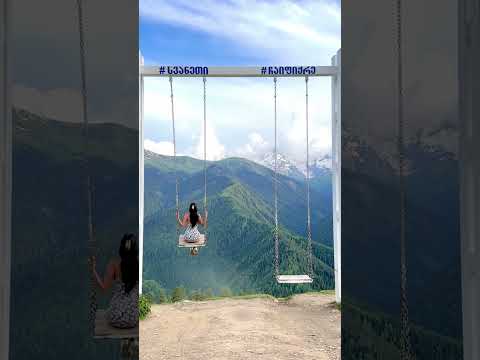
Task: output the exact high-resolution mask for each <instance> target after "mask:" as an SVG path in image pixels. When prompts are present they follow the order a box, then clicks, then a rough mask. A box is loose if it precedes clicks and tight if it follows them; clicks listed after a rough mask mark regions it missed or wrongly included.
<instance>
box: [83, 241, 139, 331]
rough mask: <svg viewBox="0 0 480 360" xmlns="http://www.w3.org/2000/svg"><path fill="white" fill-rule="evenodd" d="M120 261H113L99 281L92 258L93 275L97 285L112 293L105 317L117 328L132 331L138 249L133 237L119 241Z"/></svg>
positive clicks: (135, 305)
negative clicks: (111, 290)
mask: <svg viewBox="0 0 480 360" xmlns="http://www.w3.org/2000/svg"><path fill="white" fill-rule="evenodd" d="M118 255H119V258H112V259H111V260H110V262H109V264H108V266H107V269H106V271H105V276H104V277H103V278H102V277H101V276H100V275H99V274H98V272H97V268H96V259H95V257H93V258H92V272H93V275H94V276H95V280H96V281H97V284H98V286H99V287H100V288H101V289H102V290H104V291H106V290H108V289H110V288H111V287H113V294H112V298H111V300H110V305H109V307H108V309H107V312H106V316H107V321H108V322H109V324H110V325H111V326H113V327H116V328H123V329H125V328H133V327H135V326H137V325H138V290H139V289H138V246H137V241H136V238H135V235H133V234H125V235H123V238H122V240H121V241H120V247H119V251H118Z"/></svg>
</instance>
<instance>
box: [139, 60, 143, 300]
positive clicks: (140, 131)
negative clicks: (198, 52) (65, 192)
mask: <svg viewBox="0 0 480 360" xmlns="http://www.w3.org/2000/svg"><path fill="white" fill-rule="evenodd" d="M143 62H144V60H143V56H142V54H141V53H140V52H139V53H138V64H139V65H138V67H139V71H140V73H141V70H142V66H143ZM144 88H145V87H144V78H143V76H142V75H140V76H139V82H138V95H139V96H138V114H139V118H140V123H139V127H138V132H139V139H138V150H139V154H138V155H139V159H138V164H139V169H138V170H139V174H140V176H139V189H138V190H139V192H138V204H139V206H138V215H139V218H138V221H139V226H138V253H139V257H138V265H139V267H140V269H139V272H138V280H139V281H138V285H139V286H138V288H139V291H140V294H141V293H142V287H143V226H144V223H143V222H144V210H145V209H144V208H145V204H144V202H145V178H144V175H145V169H144V166H145V149H144V143H143V142H144V136H143V108H144V96H143V95H144Z"/></svg>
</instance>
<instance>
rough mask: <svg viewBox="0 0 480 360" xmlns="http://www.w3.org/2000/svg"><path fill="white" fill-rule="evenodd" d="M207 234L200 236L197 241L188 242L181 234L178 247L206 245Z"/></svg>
mask: <svg viewBox="0 0 480 360" xmlns="http://www.w3.org/2000/svg"><path fill="white" fill-rule="evenodd" d="M205 245H206V243H205V235H203V234H201V235H200V238H199V239H198V241H196V242H188V241H185V238H184V236H183V235H180V236H179V237H178V247H183V248H194V247H202V246H205Z"/></svg>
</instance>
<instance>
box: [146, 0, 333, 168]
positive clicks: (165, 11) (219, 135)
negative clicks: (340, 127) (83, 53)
mask: <svg viewBox="0 0 480 360" xmlns="http://www.w3.org/2000/svg"><path fill="white" fill-rule="evenodd" d="M340 44H341V41H340V4H339V2H338V1H332V0H304V1H293V0H284V1H281V0H279V1H253V0H223V1H220V0H205V1H196V2H193V1H191V0H162V1H159V0H140V51H141V53H142V55H143V57H144V61H145V64H146V65H160V64H163V65H202V66H247V65H256V66H264V65H265V66H268V65H330V64H331V59H332V56H334V55H335V54H336V52H337V51H338V50H339V49H340ZM308 83H309V111H308V115H309V127H310V144H309V146H310V152H311V154H312V157H320V156H323V155H324V154H326V153H329V152H330V148H331V106H332V105H331V80H330V78H328V77H316V78H311V79H310V80H309V82H308ZM305 85H306V84H305V79H304V78H297V79H293V78H292V79H286V78H280V79H279V80H278V97H277V117H278V144H279V151H280V152H282V153H284V154H285V155H287V156H288V157H290V158H292V159H296V160H301V159H303V158H304V157H305V153H306V142H305V140H306V109H305V91H306V88H305ZM173 88H174V101H175V103H174V104H175V120H176V135H177V136H176V143H177V153H178V154H182V155H189V156H193V157H198V158H203V136H204V135H203V84H202V80H201V79H200V78H196V79H195V78H194V79H185V78H183V79H179V78H178V79H174V83H173ZM273 93H274V88H273V80H272V79H271V78H265V79H251V78H223V79H222V78H208V79H207V131H206V134H207V158H208V159H211V160H218V159H221V158H224V157H229V156H241V157H246V158H250V159H252V160H257V159H258V158H259V157H262V155H263V154H264V153H265V152H268V151H271V150H272V149H273V143H274V102H273V101H274V99H273ZM144 106H145V107H144V110H145V120H144V121H145V125H144V126H145V130H144V135H145V148H146V149H149V150H152V151H155V152H157V153H161V154H167V155H171V154H172V153H173V142H172V125H171V111H170V87H169V83H168V79H166V78H147V79H146V80H145V105H144Z"/></svg>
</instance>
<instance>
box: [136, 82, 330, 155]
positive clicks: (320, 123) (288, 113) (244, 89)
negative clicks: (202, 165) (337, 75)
mask: <svg viewBox="0 0 480 360" xmlns="http://www.w3.org/2000/svg"><path fill="white" fill-rule="evenodd" d="M330 89H331V83H330V80H329V79H328V78H315V79H310V81H309V124H310V146H311V147H310V151H311V152H312V156H314V155H315V153H324V152H328V151H329V149H330V146H331V134H330V128H331V125H330V122H331V94H330ZM174 102H175V127H176V129H175V130H176V139H177V146H178V148H179V149H180V150H181V151H182V152H184V153H186V154H190V155H191V156H198V155H199V154H198V153H199V152H198V151H197V150H198V149H197V148H198V146H199V145H198V146H197V141H199V138H200V137H201V136H202V132H203V89H202V83H201V80H200V79H175V81H174ZM273 109H274V106H273V81H272V80H271V79H208V82H207V124H208V127H209V132H207V140H208V147H209V149H210V148H211V149H210V150H209V154H208V155H209V158H218V157H221V156H225V155H236V156H240V154H243V155H244V156H247V155H249V154H250V156H252V157H253V156H254V154H255V153H259V152H261V151H263V148H260V147H259V145H260V143H261V141H260V138H258V137H257V136H260V137H261V139H262V140H263V141H264V142H265V143H268V144H270V147H273V137H274V112H273ZM277 113H278V142H279V144H278V146H279V151H281V152H283V153H285V154H286V155H288V156H290V157H293V158H296V159H298V160H300V159H302V158H303V157H304V155H305V151H306V146H305V140H306V134H305V131H306V128H305V126H306V125H305V81H304V80H303V79H280V80H279V82H278V98H277ZM145 122H146V123H147V124H148V123H149V122H156V123H157V125H159V127H157V128H161V129H163V130H162V131H163V132H162V133H161V134H159V133H155V138H157V139H158V138H160V140H162V141H172V126H171V104H170V88H169V82H168V80H167V79H159V78H157V79H152V78H150V79H146V81H145ZM160 125H161V126H160ZM210 132H212V134H210ZM252 133H255V134H257V135H251V134H252ZM249 134H250V135H251V136H252V138H249ZM147 135H148V134H147ZM192 139H193V140H192ZM192 141H193V143H194V144H195V145H194V146H192ZM255 141H257V142H255ZM201 146H202V151H203V145H201ZM210 152H211V153H210ZM243 155H242V156H243ZM200 157H201V158H203V152H202V153H201V156H200Z"/></svg>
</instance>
